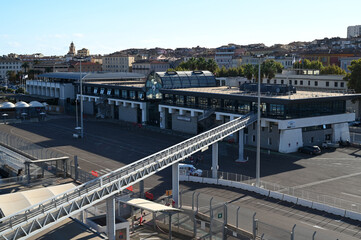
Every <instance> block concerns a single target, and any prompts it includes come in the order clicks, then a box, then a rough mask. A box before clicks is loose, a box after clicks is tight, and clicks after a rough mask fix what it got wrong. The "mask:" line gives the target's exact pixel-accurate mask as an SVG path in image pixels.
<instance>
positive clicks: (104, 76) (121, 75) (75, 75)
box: [39, 72, 145, 81]
mask: <svg viewBox="0 0 361 240" xmlns="http://www.w3.org/2000/svg"><path fill="white" fill-rule="evenodd" d="M80 75H81V76H82V78H83V80H85V81H92V80H99V81H101V80H115V79H118V80H121V79H129V78H133V79H134V78H144V79H145V75H144V74H140V73H131V72H96V73H93V72H82V73H81V74H80V73H79V72H52V73H43V74H40V75H39V77H44V78H57V79H69V80H80Z"/></svg>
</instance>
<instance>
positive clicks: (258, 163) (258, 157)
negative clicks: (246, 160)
mask: <svg viewBox="0 0 361 240" xmlns="http://www.w3.org/2000/svg"><path fill="white" fill-rule="evenodd" d="M258 57H259V59H258V97H257V155H256V186H257V187H259V186H260V184H259V183H260V176H261V57H262V56H258Z"/></svg>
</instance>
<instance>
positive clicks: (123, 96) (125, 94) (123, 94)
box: [122, 90, 128, 98]
mask: <svg viewBox="0 0 361 240" xmlns="http://www.w3.org/2000/svg"><path fill="white" fill-rule="evenodd" d="M122 98H128V94H127V90H122Z"/></svg>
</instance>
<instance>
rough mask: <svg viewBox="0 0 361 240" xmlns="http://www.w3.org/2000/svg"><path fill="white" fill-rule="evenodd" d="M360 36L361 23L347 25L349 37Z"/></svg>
mask: <svg viewBox="0 0 361 240" xmlns="http://www.w3.org/2000/svg"><path fill="white" fill-rule="evenodd" d="M358 36H361V25H356V26H348V27H347V38H352V37H358Z"/></svg>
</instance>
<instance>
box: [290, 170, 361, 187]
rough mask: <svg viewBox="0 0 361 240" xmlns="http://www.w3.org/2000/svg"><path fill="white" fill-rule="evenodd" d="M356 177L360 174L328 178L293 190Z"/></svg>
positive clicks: (360, 173)
mask: <svg viewBox="0 0 361 240" xmlns="http://www.w3.org/2000/svg"><path fill="white" fill-rule="evenodd" d="M358 175H361V172H358V173H352V174H349V175H343V176H339V177H335V178H329V179H325V180H321V181H317V182H311V183H306V184H303V185H298V186H294V187H293V188H294V189H298V188H304V187H311V186H314V185H318V184H322V183H328V182H332V181H336V180H339V179H343V178H349V177H354V176H358Z"/></svg>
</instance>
